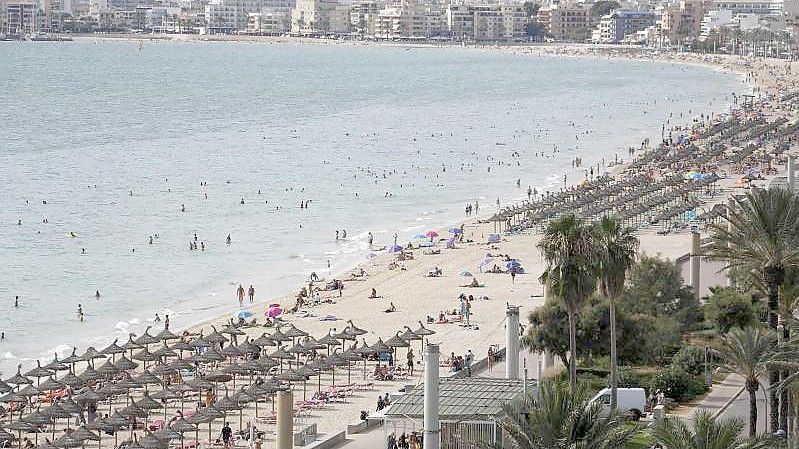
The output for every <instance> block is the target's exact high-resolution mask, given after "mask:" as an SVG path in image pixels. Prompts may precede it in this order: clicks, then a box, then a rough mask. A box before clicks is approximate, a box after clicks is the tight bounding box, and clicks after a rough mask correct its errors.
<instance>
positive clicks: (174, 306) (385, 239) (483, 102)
mask: <svg viewBox="0 0 799 449" xmlns="http://www.w3.org/2000/svg"><path fill="white" fill-rule="evenodd" d="M741 90H743V84H742V83H741V81H740V79H739V78H737V77H735V76H732V75H729V74H723V73H719V72H714V71H712V70H709V69H705V68H697V67H680V66H674V65H667V64H655V63H644V62H629V61H606V60H580V59H556V58H549V57H537V56H532V55H511V54H503V53H499V52H493V51H479V50H470V49H456V48H448V49H433V48H431V49H425V48H414V49H405V48H389V47H378V46H363V47H360V46H349V45H323V46H312V45H302V46H299V45H296V46H295V45H266V44H240V43H213V44H209V43H167V42H161V43H149V42H148V43H145V45H144V48H143V50H141V51H139V50H138V48H137V44H136V43H134V42H93V41H84V42H72V43H61V44H56V43H1V44H0V123H1V124H2V126H0V142H1V143H0V179H2V180H3V182H2V184H0V257H2V265H3V267H4V268H3V269H2V270H0V310H3V312H2V313H0V331H2V332H5V334H6V338H5V340H4V341H2V342H0V370H2V371H3V372H5V373H8V371H10V370H11V369H12V367H13V365H14V364H15V363H18V362H21V363H26V364H28V365H29V364H31V363H32V360H34V359H35V358H37V357H45V356H47V357H49V356H50V354H51V353H52V352H53V351H55V350H58V351H61V352H62V353H63V352H66V351H68V348H70V347H71V346H72V345H78V346H81V347H85V346H86V345H87V344H94V345H96V346H102V345H104V344H106V343H108V342H110V340H113V339H114V338H117V337H119V338H121V339H124V338H126V337H127V333H128V332H140V331H141V330H142V329H143V328H144V326H145V325H147V324H148V321H149V320H151V319H152V317H153V314H154V313H155V312H158V313H160V314H161V315H162V316H163V314H164V313H170V317H171V319H172V322H173V323H174V324H175V326H185V325H188V324H191V323H194V322H197V321H199V320H201V319H204V318H208V317H211V316H215V315H220V314H225V313H232V312H233V311H235V310H236V309H237V308H238V304H237V301H236V300H235V287H236V286H237V285H238V284H239V283H241V284H244V285H245V288H246V287H247V286H248V285H249V284H253V285H254V286H255V288H256V290H257V293H256V299H265V298H268V297H270V296H275V295H279V294H283V293H286V292H288V291H289V290H293V289H294V288H296V287H297V286H298V285H300V283H302V281H303V280H304V279H305V278H306V277H307V276H308V273H309V272H310V271H312V270H315V271H317V272H318V273H325V274H327V273H328V272H329V271H333V272H335V271H340V270H343V269H346V268H347V267H350V266H352V265H353V264H355V263H356V262H358V261H360V260H364V258H365V257H366V256H367V254H368V248H367V243H366V234H367V233H368V232H370V231H371V232H373V233H374V234H375V243H376V244H389V243H391V240H392V235H393V234H394V233H395V232H396V233H398V234H399V236H400V241H405V240H407V239H408V238H409V237H410V236H411V235H412V234H415V233H417V232H419V231H426V230H428V229H438V230H439V231H443V229H445V228H444V227H445V226H446V225H447V224H450V223H455V222H457V220H459V219H460V218H461V217H462V216H463V207H464V206H465V204H466V203H467V202H469V201H472V200H474V199H475V198H480V203H481V211H486V212H488V211H491V210H494V209H495V207H496V206H495V202H496V199H497V198H499V199H500V200H501V201H503V202H510V201H514V200H517V199H519V198H521V197H523V196H524V195H525V190H526V188H527V186H528V185H529V186H533V187H536V188H538V189H539V190H543V189H547V188H557V186H558V185H559V184H560V183H561V182H562V179H563V174H564V173H566V172H570V174H569V178H568V180H569V182H576V181H579V180H580V179H582V177H583V175H582V174H581V173H575V172H571V165H570V163H571V160H572V159H573V158H574V157H577V156H580V157H582V158H583V161H584V165H585V166H588V165H590V164H596V163H597V162H599V161H601V160H602V159H603V158H605V159H606V160H607V161H610V160H612V159H613V157H614V154H619V155H620V156H624V155H626V150H625V148H626V147H628V146H630V145H637V144H639V143H640V142H641V141H642V140H643V139H644V138H645V137H647V136H648V137H652V138H653V139H657V138H658V137H659V135H660V128H661V124H662V123H663V122H664V121H665V120H666V119H667V118H668V116H669V114H670V113H671V114H673V117H672V119H671V120H672V121H673V122H684V121H687V120H688V117H689V113H688V111H689V110H690V111H691V114H690V115H698V113H699V112H700V111H701V112H708V111H710V110H715V111H719V110H723V109H724V107H725V106H724V105H725V104H726V101H727V96H728V95H729V94H730V93H731V92H734V91H738V92H740V91H741ZM680 114H683V117H682V118H680ZM555 147H557V148H558V150H559V151H558V152H557V153H553V148H555ZM541 152H545V153H546V154H547V156H548V157H540V156H538V155H536V154H537V153H541ZM489 167H490V168H491V170H490V172H489V171H488V168H489ZM517 179H519V180H521V186H522V188H520V189H519V188H517V187H516V180H517ZM259 190H260V194H259V193H258V192H259ZM131 192H132V194H131ZM206 194H207V199H206V197H205V195H206ZM387 195H388V196H387ZM242 199H243V200H244V204H241V201H242ZM307 200H310V201H311V203H310V204H309V207H308V208H307V209H305V208H302V209H301V208H300V207H299V204H300V202H301V201H307ZM44 202H46V204H44ZM183 206H185V212H182V211H181V209H182V207H183ZM18 220H22V224H21V225H18ZM44 220H47V222H46V223H45V222H43V221H44ZM342 229H346V230H347V233H348V239H347V240H346V241H344V242H336V241H335V231H336V230H342ZM70 233H74V235H75V236H74V237H71V236H70ZM195 233H197V235H198V241H202V242H203V243H204V244H205V245H206V250H205V251H199V250H197V251H189V249H188V248H189V241H190V240H193V238H194V237H193V236H194V234H195ZM156 234H157V235H158V237H157V238H154V239H153V244H149V237H150V236H154V235H156ZM228 234H230V235H231V239H232V242H231V244H230V245H227V244H225V238H226V236H227V235H228ZM134 249H135V251H133V250H134ZM82 250H85V254H83V253H82ZM328 261H329V262H330V264H331V268H330V269H329V270H328V268H327V263H328ZM96 290H99V291H100V292H101V297H100V299H99V300H97V299H95V297H94V294H95V291H96ZM15 295H20V297H21V302H20V307H19V308H17V309H15V308H14V307H13V301H14V296H15ZM79 303H81V304H82V306H83V310H84V312H85V313H86V321H85V322H83V323H81V322H80V321H79V320H78V318H77V315H76V313H75V311H76V309H77V305H78V304H79ZM32 323H36V325H31V324H32Z"/></svg>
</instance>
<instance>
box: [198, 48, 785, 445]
mask: <svg viewBox="0 0 799 449" xmlns="http://www.w3.org/2000/svg"><path fill="white" fill-rule="evenodd" d="M489 50H491V51H511V52H517V53H519V54H525V53H535V52H544V53H545V54H549V55H557V56H561V57H562V56H569V57H600V58H601V57H611V58H630V57H631V58H634V59H640V60H649V61H658V62H667V63H680V64H700V65H705V66H710V67H713V68H715V69H720V70H726V71H730V72H733V73H737V74H740V75H741V76H746V74H747V73H755V74H756V76H755V77H752V79H751V80H750V81H751V82H752V84H753V85H757V86H759V87H760V89H761V94H762V95H764V96H767V95H769V94H773V93H774V92H775V89H776V88H777V87H778V85H779V86H781V87H785V84H786V83H787V84H788V85H790V86H793V85H795V83H796V79H795V78H791V79H790V80H785V79H781V78H779V77H777V76H774V73H775V70H777V69H778V68H780V69H782V68H784V66H785V64H786V63H785V62H783V61H774V62H759V63H750V62H744V61H741V60H739V59H736V58H733V57H706V56H701V55H694V54H679V55H674V54H662V53H661V54H640V53H638V52H635V51H633V52H630V51H627V49H624V51H618V52H617V50H618V49H617V48H610V49H607V48H605V49H602V48H596V47H584V46H579V45H573V46H548V47H544V46H540V47H539V46H536V47H533V48H519V47H513V48H508V49H498V48H496V47H492V48H490V49H489ZM769 180H770V179H765V180H762V181H760V182H758V183H756V184H757V185H767V183H768V182H769ZM720 188H721V192H719V194H718V195H716V196H714V197H712V198H708V202H707V203H706V205H704V206H703V207H704V208H707V209H709V208H710V207H712V205H714V204H719V203H723V202H725V201H726V200H727V198H728V197H729V195H731V194H736V193H737V194H740V193H742V192H743V189H741V188H737V187H735V182H734V179H733V178H732V177H730V178H727V179H723V180H722V181H721V182H720ZM484 207H485V208H490V209H492V213H493V211H494V210H495V209H496V207H495V206H494V205H490V206H484ZM489 215H490V214H487V215H482V216H481V218H487V217H488V216H489ZM463 224H464V229H465V231H464V235H465V239H464V240H473V243H458V244H456V248H455V249H441V253H440V254H435V255H427V254H424V251H422V250H418V249H417V250H415V251H413V252H414V256H415V258H414V260H409V261H403V262H400V264H401V265H402V267H403V269H399V268H394V269H389V266H390V264H391V263H392V261H393V260H394V259H395V256H394V255H392V254H385V251H383V252H382V253H383V254H380V255H379V256H378V257H376V258H375V259H373V260H371V261H368V262H365V263H363V264H362V265H360V266H359V267H357V268H356V269H355V270H350V271H348V272H346V273H339V274H338V276H336V277H337V278H346V277H347V275H348V274H349V273H352V272H356V271H358V270H359V269H361V268H362V269H363V270H364V271H365V272H366V273H367V275H366V276H364V277H363V278H359V279H358V280H351V281H345V288H344V290H343V292H342V296H341V297H340V298H339V297H338V295H337V294H336V293H335V292H330V294H329V297H330V298H331V299H332V300H333V301H334V302H335V303H334V304H321V305H319V306H315V307H312V308H308V309H307V310H309V311H311V312H312V313H313V314H314V315H315V316H310V317H295V316H292V315H284V316H283V320H284V322H286V323H291V324H294V325H296V326H297V327H299V328H301V329H303V330H305V331H308V332H310V333H311V334H312V335H314V336H317V337H318V336H322V335H324V334H326V333H328V332H330V331H333V330H335V331H337V332H338V331H341V330H342V329H343V328H344V327H345V326H346V325H347V324H346V322H347V320H352V321H353V322H354V323H355V325H356V326H358V327H360V328H363V329H366V330H368V331H369V333H368V334H366V335H365V336H364V337H365V338H366V340H367V341H368V342H370V343H371V342H372V341H374V340H375V339H376V338H377V337H381V338H382V339H383V340H384V341H385V340H387V339H388V338H391V337H392V336H393V335H395V333H396V332H397V331H400V330H402V329H403V326H410V327H411V328H417V327H418V322H419V321H422V322H424V320H425V319H426V317H427V316H430V317H434V318H437V315H438V313H439V312H440V311H444V310H449V311H453V310H455V309H458V305H459V301H458V295H459V294H461V293H463V294H465V295H467V296H468V295H473V296H474V297H475V298H482V297H487V298H488V299H477V300H475V301H474V302H473V303H472V308H471V310H472V313H473V317H472V318H471V323H472V324H473V325H475V326H473V327H465V326H461V325H458V324H428V325H426V326H427V327H428V328H430V329H433V330H435V331H436V334H435V335H433V336H431V337H430V339H429V340H430V341H432V342H436V343H439V344H440V345H441V353H442V356H448V355H449V354H451V353H454V354H456V355H462V354H463V353H465V351H466V350H467V349H471V350H472V351H473V352H474V353H475V354H476V355H477V357H478V358H482V357H485V356H486V353H487V350H488V347H489V346H490V345H497V346H499V347H503V346H504V332H505V330H504V319H505V304H506V303H511V304H515V305H519V306H520V307H521V316H522V317H523V320H522V323H523V324H524V323H525V322H526V320H525V319H524V317H526V315H527V314H528V313H529V312H530V311H532V310H534V309H535V308H536V307H538V306H540V305H541V304H542V303H543V300H544V299H543V292H544V289H543V286H542V285H541V283H540V282H539V281H538V276H539V275H540V273H541V272H542V271H543V269H544V261H543V260H542V258H541V256H540V254H539V251H538V250H537V249H536V243H537V242H538V239H539V237H538V235H536V233H535V232H533V231H532V230H528V231H526V232H523V233H520V234H516V235H512V236H507V235H503V237H502V241H501V243H498V244H488V243H486V238H487V237H488V235H489V234H491V233H493V232H495V227H494V224H492V223H479V222H478V220H475V219H474V218H472V219H469V220H464V221H463ZM460 225H461V223H453V226H454V227H458V226H460ZM438 231H439V232H440V233H442V234H445V231H442V230H438ZM705 235H706V234H703V236H705ZM442 237H443V235H442ZM639 238H640V240H641V252H643V253H646V254H649V255H655V254H658V255H661V256H662V257H665V258H668V259H676V258H677V257H680V256H682V255H684V254H687V253H688V251H689V249H690V233H689V232H687V231H684V232H682V233H673V234H670V235H667V236H663V235H658V234H657V233H656V228H655V227H650V228H647V229H643V230H642V231H640V232H639ZM400 243H401V244H402V242H400ZM441 246H442V245H439V247H441ZM487 254H492V255H497V254H503V255H504V254H507V255H510V257H512V258H515V259H517V260H519V261H521V263H522V265H523V267H524V269H525V272H526V274H523V275H519V276H517V277H516V279H515V282H514V281H512V280H511V277H510V276H509V275H507V274H491V273H485V274H483V273H480V271H479V269H478V263H479V262H480V261H481V260H482V259H483V258H484V257H486V255H487ZM497 263H499V264H500V265H502V262H501V260H500V259H497ZM435 267H438V268H439V269H441V270H442V272H443V275H442V276H439V277H430V276H428V272H429V271H430V270H431V269H433V268H435ZM486 268H488V267H486ZM464 270H467V271H470V272H471V273H473V274H474V275H475V276H476V278H477V279H478V280H479V282H480V283H481V284H484V286H483V287H479V288H468V287H464V285H466V284H468V283H469V282H470V281H471V279H470V278H466V277H463V276H461V275H460V273H461V272H463V271H464ZM372 288H374V289H376V291H377V293H378V296H380V298H377V299H370V298H369V296H370V291H371V289H372ZM293 296H294V295H288V296H285V297H282V298H273V299H270V300H268V301H263V302H261V303H258V304H254V305H253V306H252V307H249V309H250V310H252V311H254V312H256V316H260V315H262V312H263V311H264V310H265V308H266V307H267V306H268V304H270V303H280V304H281V305H284V306H285V305H289V306H290V305H291V304H293V303H294V298H293ZM323 297H328V296H324V295H323ZM231 298H232V292H231ZM389 303H393V304H394V305H395V306H396V309H397V311H396V312H394V313H386V312H385V309H386V308H388V307H389ZM326 315H332V316H335V317H337V318H338V320H337V321H320V320H319V317H321V316H326ZM227 321H229V317H219V318H218V319H216V320H211V321H209V322H207V323H203V324H201V325H198V326H195V327H193V328H191V329H190V330H191V331H193V332H198V331H200V330H201V329H207V328H208V326H209V325H215V326H217V327H221V326H223V325H224V324H225V323H226V322H227ZM249 332H250V331H248V333H249ZM259 332H260V329H259V330H258V331H257V332H252V333H251V334H250V335H252V336H253V337H256V336H258V335H260V334H259ZM415 346H416V347H415V352H416V354H419V350H420V345H419V343H418V342H416V345H415ZM403 353H404V350H403ZM419 371H421V370H419ZM421 375H422V374H421V372H418V373H417V375H416V376H415V378H414V381H417V382H418V381H419V379H420V378H421V377H420V376H421ZM404 383H406V382H399V383H390V382H389V383H385V384H382V383H381V384H380V385H379V386H378V389H377V390H376V392H375V393H373V394H361V395H358V396H356V397H354V398H353V400H352V402H350V403H347V404H342V405H340V406H337V407H336V408H335V410H328V411H326V412H325V413H324V414H322V413H321V412H320V420H319V421H317V422H318V425H319V429H320V431H322V432H324V433H330V432H334V431H340V430H341V429H342V428H343V424H344V423H348V422H352V421H355V420H356V419H357V414H358V411H359V410H362V409H366V410H371V409H373V408H374V402H375V400H376V394H377V393H379V392H386V391H391V390H394V389H396V388H397V387H398V386H399V385H401V384H404Z"/></svg>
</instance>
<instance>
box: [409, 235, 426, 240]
mask: <svg viewBox="0 0 799 449" xmlns="http://www.w3.org/2000/svg"><path fill="white" fill-rule="evenodd" d="M411 238H413V239H417V240H418V239H426V238H427V236H426V235H424V234H414V236H413V237H411Z"/></svg>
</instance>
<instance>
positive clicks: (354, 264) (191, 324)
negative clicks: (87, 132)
mask: <svg viewBox="0 0 799 449" xmlns="http://www.w3.org/2000/svg"><path fill="white" fill-rule="evenodd" d="M158 36H160V35H142V37H138V36H137V35H126V34H122V35H76V36H74V37H76V38H78V40H86V41H88V40H94V39H102V40H113V41H135V40H139V39H140V38H143V37H152V38H154V39H153V40H165V41H174V42H192V41H203V42H231V41H233V42H239V41H240V42H244V43H249V42H254V43H280V44H288V45H291V44H307V45H314V44H331V45H332V44H340V45H378V46H397V47H401V48H402V47H419V48H452V47H454V48H462V49H466V50H469V51H485V52H502V53H511V54H516V55H519V56H523V57H527V56H534V57H536V56H541V57H549V58H580V59H593V60H603V59H604V60H607V59H612V56H610V57H609V56H608V55H604V54H602V53H601V51H602V50H603V49H607V47H601V48H597V47H596V46H594V45H576V46H575V45H573V44H556V45H552V44H541V45H532V46H530V45H519V46H508V47H503V46H494V45H487V46H476V45H472V46H461V45H454V44H441V45H437V44H407V43H387V42H367V43H364V42H359V41H330V40H325V39H296V38H271V37H260V36H254V38H256V39H254V40H248V39H243V40H242V39H183V37H185V36H191V37H192V38H193V37H198V38H200V37H207V36H198V35H166V36H165V38H160V37H158ZM173 36H178V38H173ZM224 37H235V38H238V37H243V38H249V37H250V36H224ZM261 38H263V39H261ZM573 48H577V49H578V50H579V51H583V52H584V53H579V54H566V53H563V50H564V49H565V50H570V49H573ZM611 48H612V49H616V46H612V47H611ZM624 49H625V59H629V60H634V61H638V62H660V63H668V64H685V65H695V66H697V67H702V68H712V69H714V70H718V69H721V70H722V71H725V72H728V73H735V74H737V75H740V76H745V74H744V73H741V72H740V71H734V70H731V68H729V67H720V66H718V65H714V64H712V63H710V62H707V61H705V62H700V61H675V60H658V59H647V58H640V57H628V56H630V55H629V48H627V47H625V48H624ZM597 50H599V51H600V53H597ZM536 51H538V52H540V53H538V54H537V53H536ZM633 53H636V52H633ZM725 109H728V108H727V107H726V106H725ZM608 151H609V152H610V151H611V150H610V149H608ZM621 167H623V166H621ZM605 168H606V169H607V170H608V171H611V170H614V171H615V170H617V169H619V168H620V166H615V167H605ZM571 185H574V183H572V184H571ZM477 197H479V198H480V200H481V201H482V200H483V199H484V197H481V196H480V195H477ZM523 198H524V196H523V194H521V192H520V196H518V197H515V198H513V199H511V200H509V201H506V202H503V205H506V204H512V203H514V202H517V201H518V200H519V199H523ZM484 204H487V205H488V206H487V207H490V208H493V206H492V205H491V204H490V203H489V202H484ZM490 215H492V214H491V213H490V212H488V213H485V215H483V216H482V218H487V217H489V216H490ZM446 220H448V219H444V220H442V221H441V222H440V223H439V222H438V221H436V223H439V225H436V226H432V227H434V228H437V229H447V228H450V227H457V226H458V225H459V224H460V223H467V224H469V225H474V221H475V219H474V218H472V219H468V220H466V219H464V220H458V221H455V222H450V221H446ZM420 226H423V227H424V226H425V224H422V225H420ZM381 256H383V255H381ZM380 260H382V257H379V258H377V259H375V260H370V259H369V258H368V256H361V257H359V258H357V259H356V260H354V261H350V262H348V263H345V264H344V265H342V266H341V267H339V268H338V269H337V270H334V271H331V272H329V275H328V276H329V277H331V278H340V277H342V276H344V275H345V274H346V273H348V272H351V271H352V270H355V269H357V268H359V267H361V266H365V267H366V266H375V265H376V262H379V261H380ZM261 272H263V270H261ZM325 273H328V272H325ZM328 276H326V277H328ZM220 287H223V288H217V289H215V290H216V291H221V292H222V293H219V297H227V289H230V290H231V292H232V291H233V289H234V288H235V286H233V285H229V284H225V285H224V286H220ZM296 288H297V285H296V284H295V285H293V286H291V287H287V288H286V289H285V290H284V291H283V292H282V293H280V294H277V295H271V296H269V297H268V298H266V299H262V300H258V301H257V302H256V303H254V304H253V305H251V306H250V307H245V309H247V308H256V309H260V308H263V307H264V306H266V305H268V304H271V303H281V304H285V303H286V302H287V301H288V302H289V303H290V302H291V301H293V295H294V292H295V291H296ZM228 301H229V304H230V309H231V310H233V309H234V303H235V299H234V295H233V294H232V293H230V299H225V300H224V303H225V304H227V303H228ZM245 306H247V304H245ZM224 307H227V306H224ZM155 312H158V313H159V315H163V313H164V312H165V310H164V309H156V310H153V311H152V313H155ZM256 316H258V314H257V313H256ZM227 318H229V315H214V316H210V317H206V318H202V319H198V320H191V321H188V322H186V323H185V324H181V325H180V326H176V327H175V329H180V330H183V329H191V330H194V329H199V328H201V327H204V326H208V325H209V324H212V323H219V322H220V320H223V319H227ZM259 318H260V317H259ZM173 321H174V319H173ZM130 324H131V325H132V326H134V325H135V326H141V327H142V328H144V327H147V326H152V327H154V328H155V327H158V325H159V323H155V322H152V314H149V315H143V316H142V318H141V320H140V321H139V324H133V323H130ZM109 341H110V340H109V338H108V337H100V336H98V337H96V338H94V339H93V342H96V344H98V345H101V344H106V343H108V342H109ZM58 348H60V349H62V350H63V349H64V346H63V345H62V346H59V347H58ZM58 348H51V349H58ZM13 360H14V363H15V364H16V363H18V361H23V360H27V361H28V362H32V361H33V360H34V359H32V358H31V359H28V358H14V359H13Z"/></svg>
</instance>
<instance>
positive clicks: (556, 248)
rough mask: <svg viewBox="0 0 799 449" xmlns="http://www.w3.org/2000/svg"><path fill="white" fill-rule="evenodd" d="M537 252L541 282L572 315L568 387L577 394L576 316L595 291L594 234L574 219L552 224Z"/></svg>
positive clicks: (549, 225)
mask: <svg viewBox="0 0 799 449" xmlns="http://www.w3.org/2000/svg"><path fill="white" fill-rule="evenodd" d="M538 249H539V250H540V251H541V254H542V255H543V256H544V259H545V260H546V263H547V267H546V270H545V271H544V273H543V274H542V275H541V278H540V280H541V282H542V283H544V284H545V285H547V287H548V288H547V290H548V291H549V292H551V293H552V294H553V295H554V297H555V298H557V299H558V300H559V301H560V302H561V303H563V306H564V308H565V309H566V312H567V313H568V315H569V353H570V354H569V385H570V387H571V391H572V393H575V392H576V391H577V312H578V311H579V310H580V308H582V306H583V304H585V301H586V300H587V299H588V297H589V296H590V295H591V294H592V293H593V292H594V291H595V290H596V281H597V271H598V267H597V262H596V261H597V250H596V243H595V238H594V233H593V232H592V230H591V228H590V227H588V226H586V225H585V224H584V223H583V222H582V221H581V220H579V219H578V218H577V217H575V216H574V215H572V214H570V215H565V216H563V217H561V218H559V219H557V220H554V221H551V222H550V223H549V224H548V225H547V228H546V230H545V231H544V236H543V237H542V238H541V241H540V242H538Z"/></svg>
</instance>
